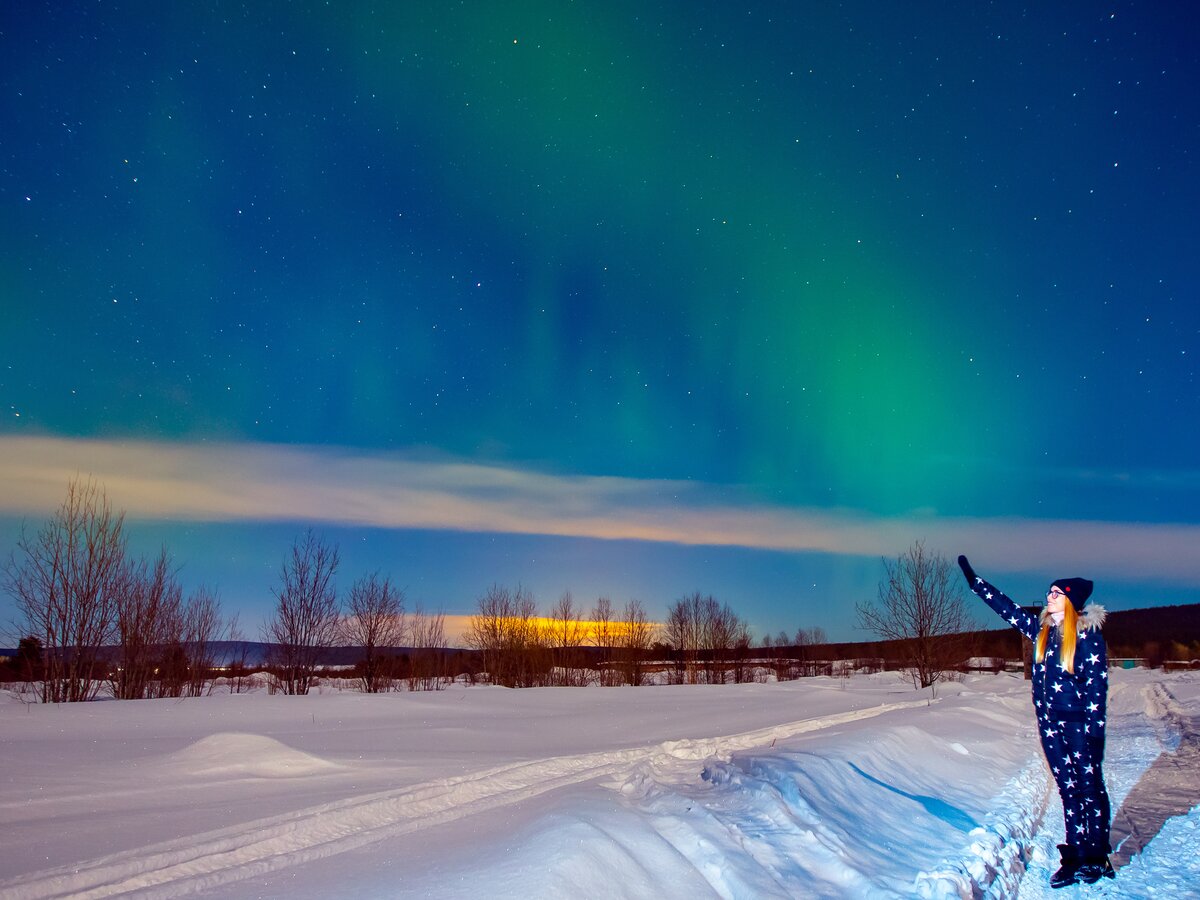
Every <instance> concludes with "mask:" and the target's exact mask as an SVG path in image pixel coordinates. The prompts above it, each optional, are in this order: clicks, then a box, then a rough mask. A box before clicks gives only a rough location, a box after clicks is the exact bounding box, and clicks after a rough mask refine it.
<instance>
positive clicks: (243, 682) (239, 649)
mask: <svg viewBox="0 0 1200 900" xmlns="http://www.w3.org/2000/svg"><path fill="white" fill-rule="evenodd" d="M225 640H226V641H227V642H228V643H229V646H230V650H229V658H228V659H227V661H226V664H225V665H226V672H227V674H228V676H229V692H230V693H232V694H240V693H241V692H242V689H243V688H245V687H246V686H247V685H248V684H249V675H250V670H249V666H248V665H247V663H248V662H249V659H250V645H249V644H248V643H247V642H246V633H245V632H244V631H242V626H241V622H240V621H239V616H238V614H237V613H236V612H235V613H234V614H233V615H231V616H230V617H229V621H228V622H227V623H226V626H225Z"/></svg>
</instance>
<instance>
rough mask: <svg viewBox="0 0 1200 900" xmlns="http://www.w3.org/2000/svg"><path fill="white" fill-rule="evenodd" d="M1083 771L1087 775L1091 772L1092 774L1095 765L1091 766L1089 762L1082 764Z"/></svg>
mask: <svg viewBox="0 0 1200 900" xmlns="http://www.w3.org/2000/svg"><path fill="white" fill-rule="evenodd" d="M1083 771H1085V772H1087V773H1088V774H1089V775H1091V774H1092V773H1093V772H1094V771H1096V767H1095V766H1093V765H1091V764H1088V765H1086V766H1084V767H1083Z"/></svg>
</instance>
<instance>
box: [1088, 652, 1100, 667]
mask: <svg viewBox="0 0 1200 900" xmlns="http://www.w3.org/2000/svg"><path fill="white" fill-rule="evenodd" d="M1088 662H1090V663H1091V664H1092V665H1093V666H1094V665H1095V664H1096V663H1098V662H1100V657H1099V656H1098V655H1097V654H1095V653H1093V654H1092V655H1091V656H1089V657H1088Z"/></svg>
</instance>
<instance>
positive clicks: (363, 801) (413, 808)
mask: <svg viewBox="0 0 1200 900" xmlns="http://www.w3.org/2000/svg"><path fill="white" fill-rule="evenodd" d="M928 704H929V701H927V700H910V701H903V702H898V703H886V704H881V705H879V706H874V707H869V708H866V709H860V710H851V711H850V712H846V713H839V714H837V715H832V716H823V717H818V718H813V719H802V720H800V721H796V722H790V723H787V724H783V725H775V726H771V727H768V728H762V729H757V730H755V731H748V732H743V733H741V734H734V735H726V736H723V737H713V738H699V739H689V740H680V741H666V742H663V743H660V744H657V745H653V746H649V747H637V748H630V749H624V750H610V751H602V752H597V753H584V754H578V755H574V756H560V757H551V758H549V759H540V760H533V761H530V762H526V763H515V764H509V765H505V766H500V767H497V768H493V769H487V770H484V771H481V772H476V773H472V774H470V775H463V776H459V777H455V778H447V779H441V780H438V781H433V782H427V783H424V784H418V785H414V786H411V787H407V788H403V789H400V790H396V791H384V792H378V793H372V794H366V795H362V796H358V797H351V798H348V799H345V800H339V801H334V802H332V803H325V804H320V805H317V806H313V807H309V808H308V809H303V810H299V811H294V812H291V813H286V814H283V815H279V816H273V817H270V818H266V819H259V820H256V821H252V822H245V823H241V824H239V825H234V826H230V827H229V828H223V829H219V830H216V831H210V832H207V833H204V834H199V835H193V836H190V837H186V838H181V839H178V840H174V841H169V842H166V843H163V844H157V845H153V846H150V847H144V848H141V849H138V850H131V851H125V852H122V853H117V854H112V855H110V856H105V857H100V858H98V859H94V860H90V861H85V862H82V863H79V864H76V865H70V866H61V867H58V868H55V869H49V870H45V871H42V872H35V873H31V874H29V875H24V876H20V877H18V878H15V879H10V880H8V881H7V882H4V883H2V884H0V898H13V900H16V898H21V900H43V898H52V897H64V896H71V897H78V898H99V897H111V896H117V895H121V894H127V895H135V896H138V897H142V898H147V900H149V898H170V897H179V896H184V895H187V894H191V893H196V892H198V891H202V890H208V889H211V888H214V887H219V886H221V885H225V884H230V883H233V882H236V881H240V880H242V879H245V878H250V877H254V876H257V875H264V874H267V873H270V872H274V871H278V870H280V869H284V868H289V867H293V866H298V865H302V864H303V863H305V862H309V861H311V860H314V859H320V858H324V857H329V856H333V855H335V854H338V853H344V852H347V851H350V850H355V849H357V848H359V847H363V846H365V845H368V844H372V843H375V842H377V841H382V840H387V839H391V838H396V837H399V836H402V835H404V834H407V833H410V832H413V831H415V830H417V829H426V828H431V827H434V826H437V825H441V824H444V823H447V822H453V821H456V820H458V819H462V818H465V817H467V816H471V815H475V814H477V813H481V812H484V811H487V810H491V809H496V808H498V807H502V806H508V805H511V804H514V803H519V802H521V801H524V800H528V799H530V798H532V797H536V796H538V795H540V794H544V793H546V792H548V791H553V790H557V789H559V788H563V787H567V786H570V785H577V784H582V783H584V782H588V781H593V780H595V779H597V778H601V777H604V776H611V775H616V774H618V773H621V772H624V771H627V770H629V769H630V768H632V767H634V766H637V765H639V764H644V763H658V764H660V765H671V764H674V765H679V764H685V763H692V762H698V761H700V760H704V759H709V758H712V757H721V756H727V755H729V754H731V753H734V752H737V751H740V750H749V749H751V748H753V747H761V746H763V745H766V744H770V743H772V742H774V741H777V740H780V739H783V738H789V737H792V736H795V735H799V734H805V733H808V732H813V731H821V730H824V729H827V728H835V727H837V726H839V725H844V724H847V723H849V722H855V721H859V720H862V719H869V718H873V717H875V716H879V715H883V714H885V713H890V712H895V711H898V710H905V709H913V708H916V707H922V706H927V705H928Z"/></svg>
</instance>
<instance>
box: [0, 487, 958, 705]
mask: <svg viewBox="0 0 1200 900" xmlns="http://www.w3.org/2000/svg"><path fill="white" fill-rule="evenodd" d="M124 521H125V520H124V513H121V512H114V511H113V509H112V507H111V505H110V504H109V501H108V498H107V495H106V494H105V492H104V490H103V489H102V488H101V487H100V486H98V485H97V484H96V483H95V482H94V481H91V480H83V479H75V480H73V481H72V482H71V483H70V484H69V485H68V488H67V495H66V499H65V500H64V501H63V503H62V505H61V506H60V507H59V508H58V510H57V511H56V512H55V513H54V515H52V516H51V518H50V519H49V520H48V521H47V522H46V523H44V524H43V526H42V527H41V528H39V529H38V530H36V531H35V532H33V533H29V532H27V531H25V530H22V534H21V537H20V539H19V541H18V544H17V549H16V551H15V552H14V554H13V555H12V557H11V558H10V559H9V560H8V562H7V564H6V565H5V566H4V570H3V585H4V587H5V588H6V589H7V590H8V592H9V593H10V594H11V595H12V596H13V597H14V598H15V599H16V601H17V609H18V612H19V614H20V616H21V618H22V622H21V627H22V628H23V630H24V634H25V637H24V638H23V639H22V641H21V647H20V648H19V652H18V662H20V663H22V664H26V665H27V664H28V663H29V661H30V660H33V659H37V660H38V662H39V664H40V669H39V674H40V676H41V678H40V684H41V692H42V699H43V700H44V701H47V702H69V701H79V700H90V699H93V698H94V697H95V696H96V695H97V693H98V692H99V691H100V690H101V689H102V687H103V686H104V685H105V684H106V683H107V684H109V685H110V686H111V690H112V694H113V696H114V697H117V698H119V699H138V698H142V697H181V696H195V695H198V694H199V693H201V692H203V691H204V690H205V689H206V685H210V686H211V684H212V680H211V679H212V676H213V674H214V672H213V670H214V666H215V660H214V659H213V650H212V647H213V644H214V643H215V642H216V641H218V640H221V639H222V638H224V639H227V640H229V641H233V642H239V641H241V639H242V635H241V632H240V630H239V628H238V622H237V616H236V615H234V616H226V615H225V614H224V613H223V611H222V609H221V604H220V601H219V599H218V597H217V594H216V592H215V591H213V590H211V589H210V588H208V587H203V586H202V587H200V588H197V589H196V590H195V591H193V592H192V593H190V594H188V595H186V596H185V594H184V592H183V589H182V587H181V585H180V582H179V579H178V570H177V568H176V567H175V566H174V564H173V563H172V561H171V557H170V555H169V554H168V552H167V550H166V548H163V549H162V550H161V551H160V552H159V554H158V555H157V556H155V557H153V558H145V557H140V558H135V557H134V556H133V555H132V554H131V553H130V551H129V548H128V542H127V539H126V535H125V528H124ZM340 562H341V560H340V553H339V550H338V547H337V545H336V544H332V543H329V542H328V541H326V540H325V539H324V538H322V537H321V536H319V535H318V534H316V533H315V532H314V531H313V530H311V529H309V530H307V531H305V532H304V533H303V534H302V535H300V536H299V537H297V538H296V540H295V541H294V543H293V545H292V547H291V550H290V552H289V554H288V555H287V556H286V557H285V559H284V560H283V563H282V565H281V566H280V569H279V573H278V578H277V582H276V584H275V586H274V587H273V588H272V590H271V594H272V597H273V599H274V608H273V611H272V615H271V617H270V619H268V620H267V622H266V623H265V624H264V626H263V629H262V638H263V640H264V641H265V642H266V643H267V644H268V646H269V655H268V659H267V664H268V670H269V671H270V672H271V673H272V675H273V677H274V680H273V681H272V683H271V684H272V687H273V688H274V689H278V690H281V691H282V692H284V693H286V694H293V695H295V694H305V693H307V692H308V691H309V689H310V688H311V686H312V685H313V683H314V678H315V676H316V673H317V668H318V665H319V663H320V662H321V660H322V658H323V657H324V656H325V655H326V653H327V651H328V650H329V649H330V648H332V647H334V646H338V645H350V646H354V647H356V648H359V650H360V652H361V658H360V660H359V663H358V665H357V668H356V674H357V676H358V678H359V679H360V681H361V687H362V689H363V690H364V691H366V692H368V693H376V692H379V691H386V690H391V689H393V688H395V687H397V686H398V685H400V684H401V683H406V684H407V686H408V687H409V688H410V689H415V690H419V689H437V688H438V687H440V686H442V685H443V684H444V683H445V681H446V680H447V679H449V678H451V677H453V676H454V675H456V674H458V673H457V672H450V671H449V669H448V667H447V666H448V659H447V654H446V652H445V651H446V649H447V640H446V635H445V627H444V616H443V615H442V613H441V612H440V611H439V612H437V613H433V614H427V613H425V612H424V611H423V610H422V609H421V608H420V607H419V606H417V607H416V608H414V609H413V610H412V611H411V612H409V611H408V610H407V609H406V598H405V595H404V592H403V591H402V590H400V589H398V588H397V587H396V586H395V585H394V583H393V582H392V580H391V578H390V576H387V575H385V574H382V573H380V572H378V571H376V572H370V573H367V574H365V575H362V576H360V577H358V578H357V579H356V580H355V581H354V582H353V583H352V584H351V586H350V589H349V591H348V592H346V593H345V594H344V595H340V594H339V593H338V590H337V586H336V576H337V572H338V569H339V566H340ZM884 568H885V577H884V578H883V580H882V581H881V583H880V587H879V598H878V601H877V602H876V603H860V604H859V606H858V613H859V619H860V624H861V626H862V627H863V628H865V629H867V630H870V631H873V632H875V633H876V634H877V635H879V636H880V637H882V638H884V639H885V640H888V641H895V642H898V644H897V645H898V646H899V647H900V648H901V652H902V653H903V655H904V657H905V667H906V668H907V670H908V671H909V672H910V674H911V675H912V677H913V681H914V685H915V686H921V687H927V686H929V685H931V684H934V683H936V682H937V681H938V680H939V679H940V678H942V677H944V673H946V672H948V671H951V670H953V669H954V667H956V666H957V665H958V664H959V663H961V661H962V658H963V647H962V646H960V643H959V642H957V641H955V640H951V639H949V638H950V636H952V635H955V634H958V633H962V632H964V631H965V630H966V627H967V625H968V623H969V615H968V614H967V613H966V611H965V608H964V606H963V604H962V600H961V590H960V589H959V587H958V585H957V582H956V581H955V580H954V579H953V578H952V573H951V568H950V566H949V563H948V562H947V561H946V560H945V559H944V558H943V557H941V556H939V555H937V554H934V553H930V552H928V551H927V550H926V549H925V547H924V545H923V544H921V543H920V542H918V543H916V544H914V545H913V546H912V547H911V548H910V549H909V551H907V552H906V553H905V554H903V555H901V556H900V557H899V558H898V559H897V560H896V561H895V562H890V561H887V560H885V561H884ZM464 637H465V641H466V644H467V645H468V646H469V647H470V648H472V649H473V650H475V651H476V655H477V659H478V670H476V669H474V668H472V670H471V671H469V672H468V675H469V676H470V677H471V678H472V679H474V678H485V679H487V680H489V681H491V682H492V683H495V684H498V685H505V686H508V687H535V686H544V685H582V684H588V683H599V684H602V685H619V684H628V685H634V686H637V685H641V684H644V683H646V681H647V678H648V675H649V673H650V671H651V667H652V666H653V668H654V669H655V670H657V671H658V672H659V673H665V680H666V681H668V682H670V683H677V684H684V683H686V684H721V683H726V682H731V681H732V682H743V681H748V680H751V679H752V678H754V677H755V669H756V668H758V669H760V670H761V669H762V667H763V666H766V667H769V668H773V669H774V670H775V675H776V677H777V678H779V679H787V678H794V677H799V676H802V675H811V674H818V670H817V669H815V668H813V667H812V666H811V665H810V662H811V661H812V654H811V652H810V651H811V649H812V648H813V647H814V646H817V645H823V644H825V643H826V636H825V633H824V631H823V630H822V629H821V628H811V629H804V628H801V629H799V630H798V631H797V632H796V634H795V636H794V638H793V639H792V640H791V641H790V643H789V639H788V635H787V634H786V633H784V632H780V633H779V634H778V635H777V636H776V637H775V638H773V639H772V638H771V637H769V636H768V637H766V638H764V639H763V640H762V641H761V643H760V644H759V646H758V648H757V649H756V648H755V646H754V644H753V642H752V641H753V639H752V635H751V632H750V627H749V624H748V623H747V621H746V620H745V619H743V618H742V617H741V616H740V615H738V614H737V613H736V612H735V611H734V610H733V609H732V608H731V607H730V606H729V604H728V603H721V602H719V601H718V600H717V599H715V598H714V597H712V596H711V595H704V594H703V593H701V592H695V593H692V594H689V595H686V596H684V597H681V598H679V599H677V600H675V601H674V602H673V603H671V604H670V605H669V607H668V608H667V612H666V617H665V619H664V620H663V621H662V622H654V621H652V620H651V619H650V618H649V616H648V614H647V612H646V609H645V607H644V606H643V604H642V603H641V601H639V600H629V601H628V602H626V603H625V604H623V605H621V606H617V605H615V604H614V603H613V602H612V601H611V600H610V599H609V598H607V597H600V598H599V599H597V600H596V601H595V603H594V604H592V605H591V606H590V607H589V608H587V609H586V610H585V609H584V607H583V606H581V605H580V604H578V603H577V602H576V600H575V599H574V597H573V596H572V595H571V594H570V592H567V593H564V594H563V595H562V596H561V597H560V598H559V599H558V601H557V602H556V603H555V604H554V605H553V606H552V607H551V608H550V609H549V610H547V611H546V612H545V613H543V612H541V611H540V610H539V609H538V606H537V603H536V601H535V599H534V597H533V595H532V594H531V593H530V592H528V591H527V590H525V589H523V588H521V587H519V586H518V587H517V588H516V589H515V590H514V589H510V588H508V587H505V586H501V585H493V586H492V587H491V588H489V589H488V590H487V591H486V592H485V593H484V594H483V595H482V596H481V597H479V598H478V601H477V610H476V612H475V614H474V615H472V616H471V617H470V620H469V624H468V627H467V629H466V632H465V635H464ZM403 647H406V648H410V649H411V651H412V652H411V653H409V654H404V655H399V654H398V653H397V652H396V648H403ZM782 648H786V649H782Z"/></svg>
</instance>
